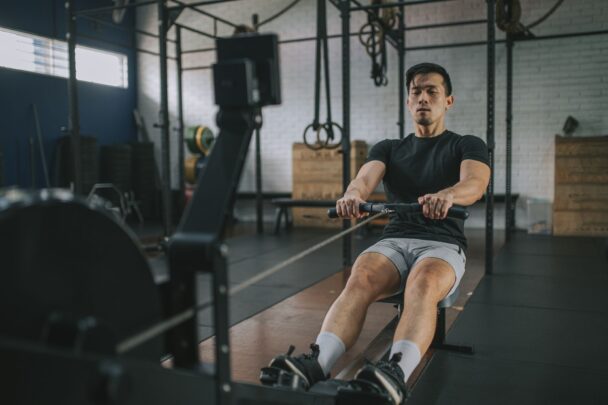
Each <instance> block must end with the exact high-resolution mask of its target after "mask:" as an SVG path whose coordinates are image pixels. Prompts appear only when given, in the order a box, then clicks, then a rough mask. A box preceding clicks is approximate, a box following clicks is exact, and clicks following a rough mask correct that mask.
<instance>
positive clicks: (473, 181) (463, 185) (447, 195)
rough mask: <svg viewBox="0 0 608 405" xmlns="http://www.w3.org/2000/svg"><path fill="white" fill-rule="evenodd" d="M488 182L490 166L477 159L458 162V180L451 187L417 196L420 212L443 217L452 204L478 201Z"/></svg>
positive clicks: (434, 216) (431, 216)
mask: <svg viewBox="0 0 608 405" xmlns="http://www.w3.org/2000/svg"><path fill="white" fill-rule="evenodd" d="M489 182H490V168H489V167H488V165H486V164H485V163H482V162H478V161H477V160H471V159H467V160H463V161H462V163H461V164H460V181H459V182H458V183H456V184H454V185H453V186H452V187H448V188H446V189H444V190H441V191H438V192H437V193H434V194H426V195H423V196H422V197H419V198H418V202H419V203H420V204H422V214H423V215H424V216H425V217H427V218H431V219H443V218H445V217H446V216H447V214H448V209H450V207H451V206H452V205H454V204H457V205H463V206H467V205H471V204H473V203H475V201H478V200H479V199H480V198H481V197H482V196H483V194H484V192H485V191H486V189H487V187H488V183H489Z"/></svg>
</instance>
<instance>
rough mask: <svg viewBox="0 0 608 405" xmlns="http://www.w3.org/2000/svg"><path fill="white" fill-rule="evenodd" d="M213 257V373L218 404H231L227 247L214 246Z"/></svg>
mask: <svg viewBox="0 0 608 405" xmlns="http://www.w3.org/2000/svg"><path fill="white" fill-rule="evenodd" d="M214 250H215V252H214V259H213V302H214V305H213V320H214V328H215V365H216V369H215V373H216V382H217V388H216V390H217V394H216V395H217V399H218V402H217V403H218V404H223V405H228V404H231V401H230V398H231V392H232V384H231V382H230V340H229V332H228V329H229V328H230V325H229V323H228V314H229V308H228V275H227V274H228V263H227V259H226V257H227V255H228V247H227V246H226V245H224V244H222V245H220V246H218V247H216V248H215V249H214Z"/></svg>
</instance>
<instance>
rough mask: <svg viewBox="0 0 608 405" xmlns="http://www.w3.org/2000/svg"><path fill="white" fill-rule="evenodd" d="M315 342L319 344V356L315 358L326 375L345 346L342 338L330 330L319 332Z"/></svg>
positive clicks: (344, 349)
mask: <svg viewBox="0 0 608 405" xmlns="http://www.w3.org/2000/svg"><path fill="white" fill-rule="evenodd" d="M315 343H316V344H317V345H319V358H318V359H317V360H318V361H319V364H320V365H321V368H322V369H323V374H325V375H327V374H329V372H330V371H331V369H332V367H333V366H334V364H336V361H338V359H339V358H340V356H342V355H343V354H344V352H345V351H346V346H344V342H342V339H340V338H339V337H338V336H336V335H334V334H333V333H331V332H321V333H320V334H319V336H317V341H316V342H315Z"/></svg>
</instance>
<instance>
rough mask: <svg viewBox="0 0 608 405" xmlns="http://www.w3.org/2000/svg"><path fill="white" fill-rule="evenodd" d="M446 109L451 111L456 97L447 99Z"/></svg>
mask: <svg viewBox="0 0 608 405" xmlns="http://www.w3.org/2000/svg"><path fill="white" fill-rule="evenodd" d="M445 101H446V107H445V110H446V111H447V110H449V109H450V108H452V106H453V105H454V96H447V97H446V99H445Z"/></svg>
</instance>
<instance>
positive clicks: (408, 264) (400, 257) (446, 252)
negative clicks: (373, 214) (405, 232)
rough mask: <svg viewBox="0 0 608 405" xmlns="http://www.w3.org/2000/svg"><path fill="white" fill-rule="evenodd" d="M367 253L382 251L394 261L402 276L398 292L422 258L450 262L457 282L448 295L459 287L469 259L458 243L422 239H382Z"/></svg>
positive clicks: (401, 289) (365, 251) (366, 251)
mask: <svg viewBox="0 0 608 405" xmlns="http://www.w3.org/2000/svg"><path fill="white" fill-rule="evenodd" d="M365 253H380V254H381V255H383V256H386V257H387V258H388V259H389V260H390V261H391V262H393V264H394V265H395V267H397V270H398V271H399V276H400V277H401V284H400V286H399V291H398V292H401V291H403V289H404V288H405V281H406V280H407V276H408V274H409V273H410V270H411V269H412V268H413V267H414V265H416V263H418V262H419V261H420V260H422V259H424V258H427V257H432V258H436V259H441V260H444V261H446V262H448V263H449V264H450V266H452V269H453V270H454V273H456V282H455V283H454V286H453V287H452V289H451V290H450V292H449V294H448V295H447V296H449V295H450V294H452V293H453V292H454V291H455V290H456V288H457V287H458V284H459V283H460V280H461V279H462V276H463V275H464V265H465V263H466V261H467V258H466V256H465V254H464V252H463V251H462V249H461V248H460V246H458V245H455V244H453V243H446V242H437V241H432V240H422V239H407V238H388V239H382V240H381V241H379V242H377V243H375V244H374V245H372V246H370V247H369V248H367V249H365V250H364V251H363V252H362V253H361V254H365Z"/></svg>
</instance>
